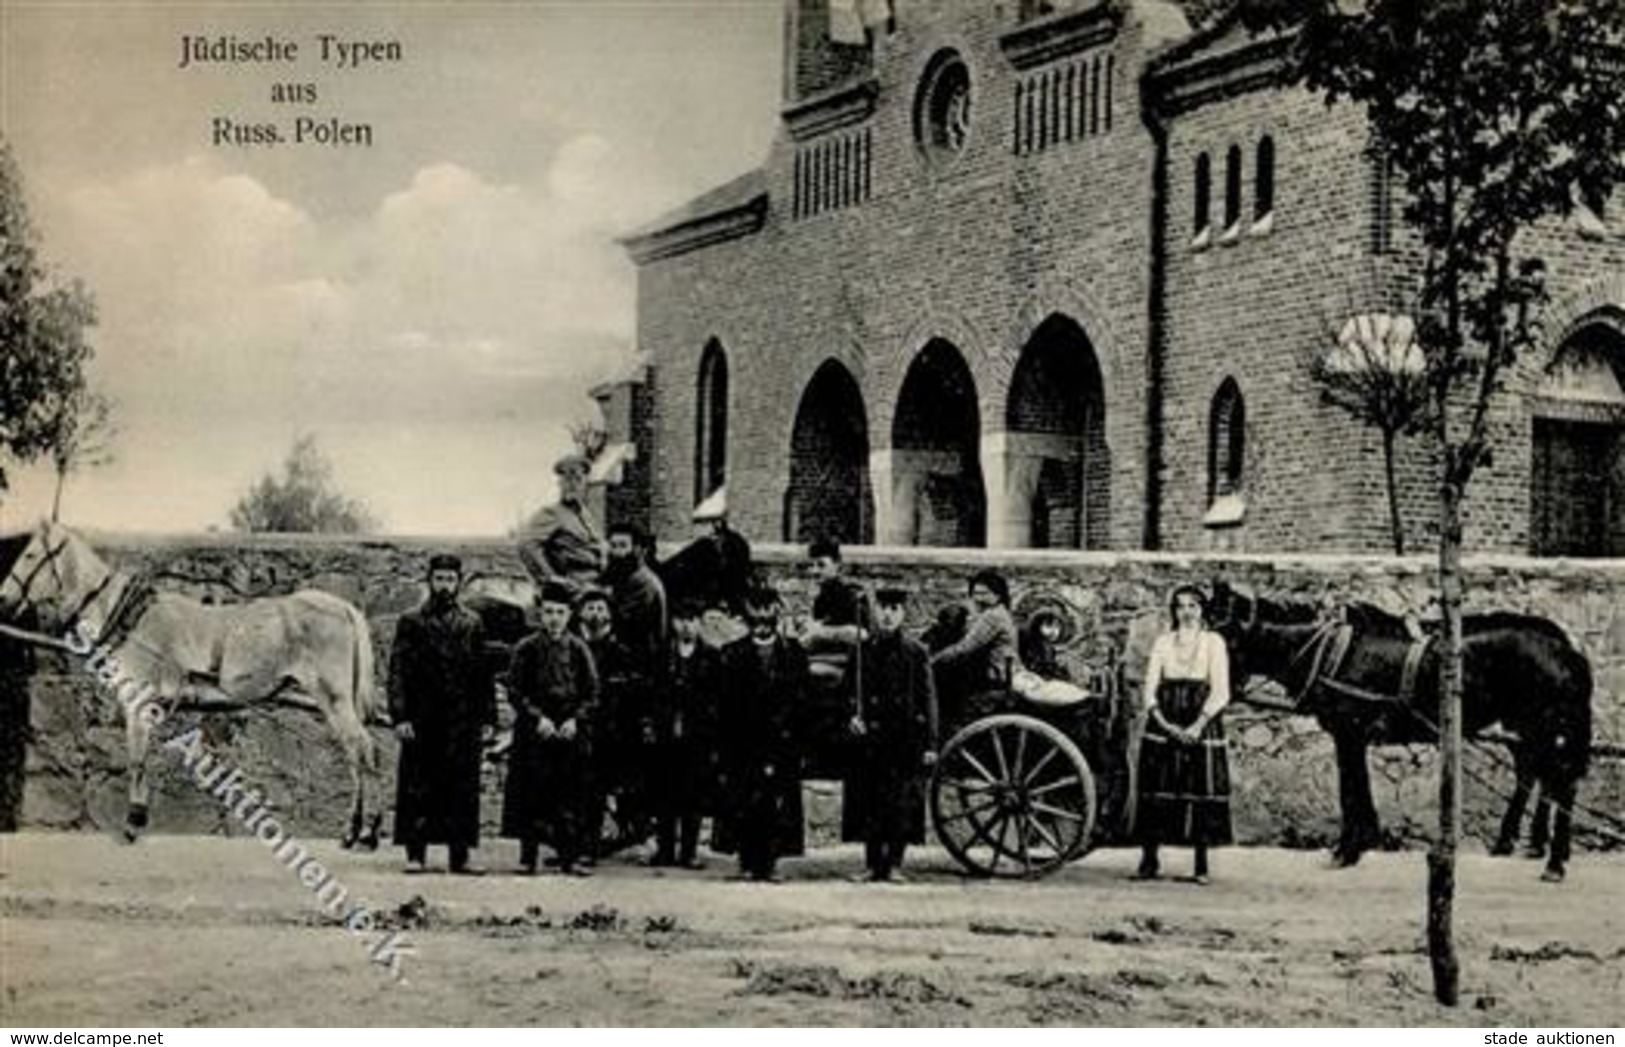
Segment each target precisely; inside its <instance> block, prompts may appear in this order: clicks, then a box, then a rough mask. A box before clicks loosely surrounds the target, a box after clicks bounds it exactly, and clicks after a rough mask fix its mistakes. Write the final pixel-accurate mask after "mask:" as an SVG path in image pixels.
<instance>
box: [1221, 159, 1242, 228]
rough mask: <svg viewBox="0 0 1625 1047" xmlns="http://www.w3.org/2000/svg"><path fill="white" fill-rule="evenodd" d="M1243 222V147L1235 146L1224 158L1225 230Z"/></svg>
mask: <svg viewBox="0 0 1625 1047" xmlns="http://www.w3.org/2000/svg"><path fill="white" fill-rule="evenodd" d="M1239 221H1241V146H1239V145H1233V146H1231V147H1230V151H1229V152H1228V153H1226V154H1225V158H1224V228H1225V231H1226V232H1228V231H1230V230H1231V229H1234V228H1235V227H1236V223H1237V222H1239Z"/></svg>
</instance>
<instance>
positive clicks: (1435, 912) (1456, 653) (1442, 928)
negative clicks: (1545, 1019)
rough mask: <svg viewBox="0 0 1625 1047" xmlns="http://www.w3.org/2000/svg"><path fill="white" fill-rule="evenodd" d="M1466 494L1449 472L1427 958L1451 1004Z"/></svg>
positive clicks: (1454, 995) (1439, 991) (1443, 518)
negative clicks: (1436, 831) (1436, 818)
mask: <svg viewBox="0 0 1625 1047" xmlns="http://www.w3.org/2000/svg"><path fill="white" fill-rule="evenodd" d="M1461 499H1462V488H1461V487H1460V486H1458V485H1457V483H1456V480H1455V478H1454V477H1447V478H1446V479H1445V480H1444V482H1443V484H1441V485H1440V490H1439V606H1440V609H1441V610H1442V611H1443V613H1444V658H1443V663H1442V665H1441V666H1440V681H1439V684H1440V686H1439V835H1438V838H1437V839H1436V840H1435V841H1434V843H1433V848H1432V850H1431V851H1429V853H1428V931H1427V937H1428V959H1429V960H1430V961H1431V962H1432V965H1433V996H1434V998H1435V999H1437V1000H1438V1001H1439V1002H1440V1003H1442V1004H1444V1005H1445V1006H1447V1007H1454V1006H1456V1005H1457V1003H1459V1002H1460V998H1461V987H1460V982H1461V965H1460V962H1459V960H1458V959H1457V957H1456V939H1455V903H1456V844H1457V834H1458V828H1459V825H1460V823H1461V603H1462V581H1461V539H1462V528H1461Z"/></svg>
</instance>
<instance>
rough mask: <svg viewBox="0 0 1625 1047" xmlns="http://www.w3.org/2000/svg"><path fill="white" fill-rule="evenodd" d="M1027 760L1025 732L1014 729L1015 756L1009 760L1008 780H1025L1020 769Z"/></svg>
mask: <svg viewBox="0 0 1625 1047" xmlns="http://www.w3.org/2000/svg"><path fill="white" fill-rule="evenodd" d="M1026 762H1027V732H1026V731H1023V730H1018V731H1016V758H1015V759H1014V760H1012V761H1011V762H1010V780H1011V781H1012V782H1022V781H1026V777H1025V776H1024V775H1022V773H1021V769H1022V767H1023V766H1024V765H1025V764H1026Z"/></svg>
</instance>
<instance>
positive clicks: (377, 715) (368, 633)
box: [347, 606, 384, 724]
mask: <svg viewBox="0 0 1625 1047" xmlns="http://www.w3.org/2000/svg"><path fill="white" fill-rule="evenodd" d="M347 610H348V612H349V615H350V621H351V623H352V624H353V625H354V627H355V637H354V650H353V651H352V652H351V653H352V656H353V662H352V665H351V679H350V693H351V694H352V695H354V701H355V711H356V716H357V717H358V718H359V719H360V720H361V722H362V724H369V723H377V722H380V721H381V720H383V718H384V716H383V714H384V703H383V701H382V700H381V698H380V696H379V694H378V680H377V669H376V667H375V665H374V656H373V650H372V629H371V627H369V626H368V625H367V616H366V615H364V614H362V613H361V611H360V610H359V609H358V608H356V607H354V606H350V607H349V608H347Z"/></svg>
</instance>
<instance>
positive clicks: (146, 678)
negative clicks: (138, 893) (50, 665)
mask: <svg viewBox="0 0 1625 1047" xmlns="http://www.w3.org/2000/svg"><path fill="white" fill-rule="evenodd" d="M0 544H3V545H4V546H6V547H9V548H10V549H15V548H16V547H17V546H19V545H20V546H21V549H20V552H17V553H16V558H15V560H14V561H13V562H12V563H11V565H10V569H9V570H7V571H6V573H5V576H4V578H3V579H0V621H18V620H23V619H25V618H26V617H30V616H31V617H32V620H33V621H34V623H36V624H37V626H38V628H40V629H42V630H44V631H45V632H46V633H47V634H48V635H49V636H51V637H61V638H62V640H63V641H64V643H63V644H61V646H64V647H66V648H67V649H68V650H70V651H72V652H73V653H75V654H78V655H81V656H89V657H90V659H91V663H90V664H91V665H92V666H93V667H94V668H95V670H96V672H97V675H98V677H99V678H100V682H101V683H102V684H103V685H104V687H106V688H107V689H109V690H112V691H113V692H114V693H116V694H117V695H118V697H119V699H120V705H121V706H123V710H124V722H125V734H126V738H127V740H128V743H129V764H130V767H129V773H130V781H129V810H128V814H127V817H126V824H125V829H124V833H125V836H126V838H127V839H130V840H132V841H133V840H135V839H136V838H137V837H138V836H139V835H140V832H141V830H142V829H143V828H145V827H146V824H147V808H148V785H147V771H146V759H147V750H148V748H149V743H150V740H151V733H152V727H153V726H154V724H155V723H157V722H161V721H162V720H163V719H164V718H165V717H166V716H167V715H168V714H169V713H170V712H173V711H174V710H175V709H176V708H182V707H186V708H201V709H208V710H218V709H230V708H242V707H244V706H247V705H250V704H253V703H256V702H266V701H270V700H275V701H279V702H292V703H294V704H299V705H303V706H305V707H308V708H314V709H315V710H316V711H318V712H320V713H321V715H322V716H323V718H324V719H325V720H326V721H327V724H328V726H329V728H330V729H331V730H332V731H333V733H334V734H335V735H336V736H337V737H338V740H339V743H340V744H341V745H342V746H343V748H344V752H345V756H346V757H347V759H348V762H349V767H350V778H351V784H352V787H353V794H354V798H353V804H352V806H351V810H350V825H349V831H348V832H347V834H346V835H345V837H344V845H345V846H347V847H348V846H353V845H355V844H356V843H358V842H359V843H360V844H361V845H362V846H365V847H376V846H377V844H378V826H379V822H380V820H381V818H382V815H381V814H379V813H377V812H376V811H374V812H373V813H372V814H371V816H370V817H369V816H368V813H367V793H368V791H369V789H368V786H369V785H370V784H372V783H373V782H375V780H376V775H377V752H376V748H375V746H374V745H373V741H372V738H371V736H370V735H369V734H368V733H367V729H366V722H367V720H368V718H369V717H371V716H374V715H376V714H378V713H379V712H380V711H381V706H380V702H379V695H378V693H377V691H378V689H377V687H376V686H375V683H374V667H373V650H372V637H371V633H370V630H369V629H368V628H367V619H366V617H365V616H364V615H363V614H362V613H361V612H360V611H359V610H357V609H356V608H355V606H354V605H352V604H350V603H348V602H347V601H345V600H342V599H340V598H338V597H337V596H333V595H332V594H330V593H324V592H320V591H317V590H314V589H304V590H301V591H299V592H296V593H293V594H291V595H288V596H271V597H262V598H259V599H254V600H249V601H248V602H246V603H241V604H226V605H219V606H215V605H209V604H204V603H200V602H199V601H197V600H194V599H191V598H190V597H187V596H183V595H181V594H179V593H171V592H153V591H151V590H149V589H147V588H146V587H145V586H144V585H142V584H141V583H140V582H138V581H137V580H136V579H135V578H134V577H132V576H131V575H129V574H127V573H125V572H123V571H120V570H117V569H115V568H112V567H109V566H108V565H107V564H105V563H103V562H102V560H101V559H100V558H99V557H98V556H97V555H96V553H95V552H94V551H93V550H92V549H91V548H90V546H89V545H88V544H87V543H86V542H85V541H84V539H82V538H80V537H79V536H78V535H76V534H74V533H73V532H72V531H70V530H69V529H68V528H66V527H63V526H61V525H59V524H55V523H50V522H45V523H41V524H40V526H39V528H38V529H37V530H35V531H34V532H32V533H31V534H25V535H18V536H16V537H15V538H12V539H9V540H4V541H3V542H0ZM5 569H6V568H5V564H4V562H3V560H0V570H5ZM372 791H373V792H374V794H375V795H376V792H377V790H376V789H374V790H372Z"/></svg>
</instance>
